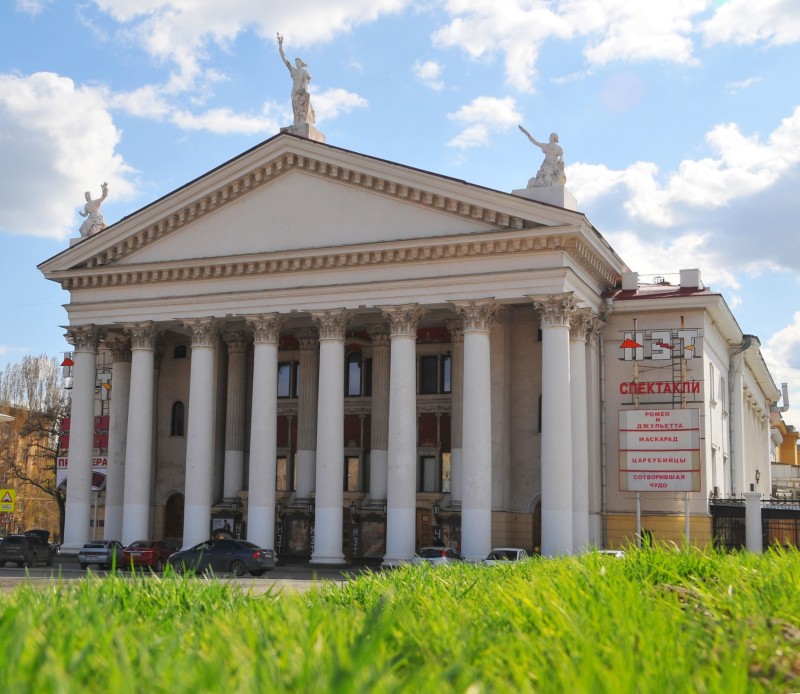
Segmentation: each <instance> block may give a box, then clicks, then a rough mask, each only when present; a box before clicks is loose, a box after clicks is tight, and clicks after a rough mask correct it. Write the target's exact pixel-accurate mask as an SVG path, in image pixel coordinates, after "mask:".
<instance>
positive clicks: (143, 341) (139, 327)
mask: <svg viewBox="0 0 800 694" xmlns="http://www.w3.org/2000/svg"><path fill="white" fill-rule="evenodd" d="M123 327H124V328H125V333H126V334H127V335H128V337H130V340H131V349H155V348H156V338H157V337H158V334H159V332H160V331H159V329H158V328H157V327H156V325H155V323H153V321H151V320H146V321H141V322H139V323H126V324H125V325H124V326H123Z"/></svg>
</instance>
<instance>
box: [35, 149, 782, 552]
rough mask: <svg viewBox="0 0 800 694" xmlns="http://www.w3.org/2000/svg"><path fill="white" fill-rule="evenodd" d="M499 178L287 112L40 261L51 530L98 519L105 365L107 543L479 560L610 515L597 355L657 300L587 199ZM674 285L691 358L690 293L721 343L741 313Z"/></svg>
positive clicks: (72, 531) (619, 534)
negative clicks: (372, 149) (574, 201)
mask: <svg viewBox="0 0 800 694" xmlns="http://www.w3.org/2000/svg"><path fill="white" fill-rule="evenodd" d="M516 193H517V194H510V193H503V192H499V191H495V190H490V189H487V188H483V187H479V186H475V185H470V184H468V183H466V182H464V181H460V180H456V179H452V178H448V177H444V176H440V175H436V174H433V173H429V172H425V171H420V170H417V169H412V168H408V167H404V166H402V165H399V164H396V163H392V162H388V161H383V160H379V159H375V158H372V157H369V156H365V155H362V154H358V153H355V152H351V151H346V150H343V149H340V148H337V147H333V146H330V145H327V144H324V143H321V142H315V141H312V140H309V139H305V138H303V137H298V136H296V135H292V134H288V133H282V134H280V135H277V136H275V137H273V138H271V139H269V140H267V141H266V142H264V143H262V144H260V145H258V146H257V147H255V148H253V149H252V150H250V151H248V152H245V153H244V154H242V155H240V156H239V157H237V158H235V159H233V160H231V161H229V162H227V163H225V164H223V165H222V166H220V167H218V168H216V169H214V170H213V171H211V172H209V173H208V174H206V175H204V176H202V177H200V178H198V179H196V180H195V181H192V182H190V183H188V184H187V185H185V186H183V187H182V188H180V189H178V190H176V191H174V192H173V193H171V194H169V195H167V196H165V197H164V198H162V199H160V200H157V201H155V202H153V203H152V204H150V205H148V206H147V207H145V208H143V209H141V210H139V211H137V212H135V213H134V214H131V215H130V216H128V217H125V218H124V219H122V220H121V221H119V222H117V223H115V224H112V225H110V226H108V227H107V228H105V229H103V230H102V231H101V232H100V233H97V234H95V235H92V236H88V237H86V238H82V239H79V240H77V241H76V242H74V243H73V244H72V245H71V246H70V248H68V249H67V250H65V251H64V252H62V253H60V254H59V255H57V256H55V257H54V258H51V259H50V260H47V261H46V262H44V263H42V265H41V266H40V268H41V270H42V272H43V273H44V275H45V276H46V277H47V278H48V279H51V280H54V281H57V282H59V283H60V284H61V286H62V287H64V288H65V289H66V290H67V291H69V294H70V301H69V304H68V305H67V306H66V309H67V312H68V315H69V328H68V333H67V334H68V339H69V341H70V342H71V344H72V345H73V350H74V355H73V357H72V359H73V361H74V366H73V367H72V369H73V372H72V378H73V389H72V417H71V432H70V445H69V452H68V460H69V466H68V479H69V484H68V491H67V517H66V530H65V537H64V538H63V539H64V547H65V550H66V551H72V550H76V549H77V548H78V547H79V546H80V545H81V544H82V543H83V542H84V541H86V540H87V539H88V536H89V528H90V525H91V514H92V503H93V501H94V499H93V496H92V494H93V493H92V485H91V478H92V460H93V458H95V457H96V456H97V454H98V451H97V450H96V449H95V448H94V441H93V435H92V431H93V427H92V422H93V418H94V417H95V415H96V414H97V411H96V389H97V387H98V374H97V364H98V359H100V360H101V361H103V363H107V364H109V371H110V374H111V376H110V381H109V383H110V386H111V390H110V392H111V396H110V411H109V413H108V414H109V421H110V424H109V439H108V449H107V451H105V453H106V454H107V482H106V488H105V491H104V499H103V504H102V505H103V507H104V510H103V517H104V529H103V532H104V535H105V537H107V538H113V539H120V540H122V542H123V543H128V542H131V541H133V540H137V539H144V538H147V537H154V536H156V537H167V538H170V539H173V540H175V541H176V542H179V543H180V544H182V545H183V546H190V545H193V544H195V543H197V542H200V541H202V540H203V539H205V538H207V537H208V535H209V533H210V532H211V531H212V529H214V528H216V527H223V524H230V526H231V528H232V529H233V530H234V532H236V533H237V534H239V535H241V536H242V537H245V538H247V539H249V540H251V541H253V542H255V543H256V544H259V545H261V546H266V547H275V548H277V549H278V551H279V553H281V554H284V555H297V556H307V557H309V558H310V561H312V562H314V563H320V564H322V563H326V564H328V563H332V564H337V563H343V562H345V561H348V560H350V559H352V558H354V557H374V558H380V559H382V561H383V562H384V563H385V564H387V565H393V564H397V563H400V562H403V561H406V560H408V559H410V558H411V557H412V556H413V554H414V552H415V550H416V548H417V547H419V546H421V545H426V544H433V543H439V542H441V543H444V544H450V545H454V546H457V547H458V548H459V549H460V550H461V552H462V554H463V555H464V556H465V557H466V558H468V559H481V558H483V557H484V556H485V555H486V554H487V553H488V552H489V550H490V549H491V547H492V546H494V545H497V544H514V545H521V546H524V547H527V548H528V549H532V550H538V551H541V552H542V553H544V554H548V555H552V554H562V553H571V552H576V551H580V550H581V549H582V548H585V547H588V546H590V545H598V546H603V545H606V544H615V543H619V542H621V541H623V540H624V538H625V537H626V536H630V534H631V528H632V520H631V519H632V503H633V502H632V501H631V497H630V495H626V494H625V493H622V492H620V491H619V489H617V486H618V485H617V484H616V482H615V481H614V480H616V479H617V478H618V477H619V475H617V472H618V471H619V470H620V468H618V458H619V456H620V452H619V450H618V448H617V444H616V441H617V439H618V438H619V431H618V426H619V425H618V419H617V414H616V413H617V410H618V409H625V408H627V407H634V406H635V407H636V408H639V407H640V406H641V403H638V402H637V403H632V402H628V401H627V400H625V399H624V398H623V399H622V400H621V401H620V402H616V401H615V400H614V398H612V399H611V401H609V398H608V396H607V393H606V390H607V389H608V373H609V371H612V372H613V369H610V368H607V365H611V364H616V363H617V362H620V361H622V362H624V361H625V360H624V358H623V357H620V355H619V354H618V349H619V345H620V344H621V343H622V342H623V341H624V339H625V338H624V337H621V335H622V334H623V333H624V332H625V331H626V330H630V329H634V328H635V325H634V323H635V321H636V320H638V315H639V313H640V312H641V311H642V309H643V308H644V307H645V306H648V307H649V308H648V309H647V311H648V312H649V313H650V315H652V311H651V310H650V308H653V309H655V310H656V311H661V312H664V311H666V312H669V310H671V309H670V307H671V306H672V305H671V304H669V301H668V299H667V300H665V299H664V297H663V296H662V297H661V303H660V304H659V305H658V306H657V307H656V306H654V305H652V302H651V304H647V303H646V302H645V301H642V300H640V301H638V302H637V301H635V300H634V295H635V294H637V293H636V292H634V295H631V294H627V295H626V294H624V292H623V293H622V294H620V291H621V287H622V280H623V278H624V277H627V278H628V280H629V281H630V277H631V273H630V271H629V268H628V267H627V266H626V265H625V263H624V262H623V261H622V260H621V259H620V258H619V257H618V256H617V254H616V253H615V252H614V250H613V249H612V248H611V247H610V245H609V244H608V243H607V242H606V241H605V239H604V238H603V237H602V236H601V235H600V234H599V233H598V231H597V230H596V229H595V228H594V227H593V226H592V225H591V223H590V222H589V221H588V220H587V219H586V217H585V216H584V215H583V214H581V213H579V212H577V211H575V210H572V209H569V207H570V206H569V205H568V206H567V207H563V206H560V205H558V204H547V203H543V202H539V201H537V200H533V199H530V197H529V196H528V195H527V193H526V192H525V191H516ZM697 284H698V285H699V281H698V282H697ZM677 289H678V290H681V291H678V292H677V294H676V296H677V295H680V297H681V301H684V302H685V301H689V302H690V305H691V306H693V307H695V309H697V311H699V313H697V311H695V314H696V315H698V316H703V317H704V318H703V319H702V322H703V324H704V326H705V331H706V332H705V333H704V334H703V335H700V337H698V339H697V345H698V348H697V351H696V352H695V354H696V355H697V356H698V361H697V362H695V363H696V365H697V368H698V369H699V371H698V372H697V373H698V374H700V373H703V374H705V372H706V371H707V364H708V363H710V362H709V359H710V356H709V359H707V358H706V356H705V355H706V354H709V355H710V354H711V353H710V351H709V350H708V349H704V348H703V347H701V346H700V345H702V346H704V345H706V344H708V338H710V337H712V335H715V334H716V332H718V329H717V328H716V327H715V326H716V325H717V323H716V322H714V321H710V320H709V321H706V318H705V316H708V315H711V314H710V313H709V310H711V309H709V306H711V304H713V306H714V307H717V308H714V309H713V310H718V311H720V312H721V315H722V314H724V316H725V317H726V320H727V323H725V326H724V330H726V331H727V333H726V334H725V335H723V336H722V337H721V338H719V340H720V341H721V343H722V344H724V345H725V347H724V349H726V350H727V349H728V347H729V346H730V345H732V344H733V343H735V342H736V340H737V339H738V340H739V342H740V343H741V341H742V336H741V331H739V332H738V333H737V330H738V327H737V326H736V325H735V321H734V320H733V319H732V316H730V312H729V311H727V307H725V306H724V302H721V298H720V297H718V295H713V297H716V298H713V299H709V296H710V295H709V292H708V291H706V290H702V289H701V287H698V286H695V290H696V291H695V292H694V294H693V296H697V297H703V298H702V300H701V301H700V302H695V303H694V304H692V303H691V302H692V298H691V297H690V298H688V299H687V294H686V292H683V291H682V289H681V287H680V286H679V287H677ZM639 298H640V299H644V298H646V293H643V294H642V295H641V296H640V297H639ZM665 301H666V303H665ZM615 302H616V304H615ZM720 302H721V303H720ZM615 306H618V308H619V310H612V309H613V308H614V307H615ZM719 306H722V308H719ZM675 307H676V308H675V310H676V311H677V313H675V318H674V321H677V320H678V317H677V316H678V315H679V314H680V313H681V312H684V313H685V312H686V311H688V310H689V308H688V307H687V306H683V305H680V306H678V305H677V304H676V305H675ZM692 310H694V309H692ZM632 321H633V322H632ZM674 321H673V319H672V318H670V319H669V320H667V323H672V322H674ZM632 326H633V327H632ZM667 327H668V328H670V329H671V328H672V327H675V328H677V327H678V326H677V324H675V325H670V326H667ZM634 331H635V330H634ZM701 338H702V339H701ZM681 339H682V338H681ZM714 339H717V338H714ZM682 344H683V343H682ZM734 351H735V350H734V349H733V348H731V349H730V350H729V352H730V354H733V352H734ZM686 354H689V352H686V350H684V351H683V352H682V353H681V358H683V357H685V355H686ZM726 354H727V353H726ZM642 357H643V358H644V359H648V358H651V357H652V352H651V351H650V350H649V349H647V350H645V352H642ZM676 358H677V357H676ZM734 359H735V358H734V357H732V356H730V357H729V356H726V357H725V359H722V361H723V362H724V364H720V365H719V366H718V368H722V369H726V368H728V364H729V362H731V360H734ZM672 361H673V362H674V361H675V359H672ZM739 361H741V360H739ZM737 363H738V362H737ZM673 370H674V369H673ZM759 374H760V378H761V380H760V381H759V380H758V379H756V380H755V381H753V382H752V383H749V385H750V388H751V391H752V394H753V395H752V397H753V399H754V400H755V401H757V405H756V407H757V408H761V410H762V411H765V412H766V413H767V418H768V414H769V410H770V406H771V404H774V402H775V400H776V399H777V398H776V397H775V393H774V391H775V389H774V385H770V384H771V380H770V379H769V377H768V373H767V374H766V375H764V374H763V373H760V372H759ZM615 378H617V377H616V376H615ZM628 378H629V377H628V375H627V373H620V375H619V377H618V378H617V380H620V379H622V380H623V381H624V380H625V379H628ZM699 378H700V380H703V379H704V378H707V374H705V376H699ZM629 380H635V378H632V379H629ZM682 380H686V376H685V374H683V376H682ZM616 387H617V386H616V385H614V388H616ZM742 387H744V385H742ZM692 402H693V404H692V403H687V402H686V401H685V400H683V401H678V402H677V404H676V401H673V403H672V406H679V407H687V406H688V407H696V408H700V409H703V412H704V413H706V414H707V412H706V408H707V407H709V405H708V404H707V403H706V401H705V390H703V392H702V393H701V398H700V399H699V400H697V399H695V400H694V401H692ZM645 404H646V403H645ZM612 406H613V412H612V411H608V408H609V407H612ZM653 406H654V407H662V406H663V404H662V403H660V402H654V404H653ZM706 414H704V415H703V421H704V422H705V421H708V419H709V418H708V416H706ZM752 435H753V436H755V437H756V438H755V439H753V440H756V441H758V440H759V439H758V438H757V437H758V436H760V433H758V432H755V431H754V432H753V434H752ZM609 438H610V439H611V440H612V441H611V443H609ZM702 438H703V440H704V441H705V440H706V438H707V437H705V436H703V437H702ZM765 444H766V445H767V449H766V452H767V454H768V434H767V437H766V439H765ZM742 445H744V444H742ZM755 446H756V448H757V450H760V449H758V446H759V444H758V443H756V444H755ZM723 447H724V446H723ZM759 455H760V453H759ZM709 458H711V453H708V452H700V453H698V458H697V459H698V460H699V461H700V462H699V465H700V466H706V465H707V464H710V460H707V459H709ZM726 460H727V459H726ZM718 462H719V463H720V465H719V475H722V476H723V477H724V480H727V479H728V477H729V476H730V474H734V473H729V470H733V468H732V467H731V466H730V465H729V467H728V469H726V468H724V465H721V462H722V453H720V454H719V460H718ZM715 464H717V463H715ZM742 465H744V463H742ZM765 468H766V469H767V470H768V468H769V465H766V466H765ZM715 469H716V468H715ZM620 474H622V473H620ZM710 474H711V473H710V469H709V470H706V469H705V468H703V470H702V471H700V472H699V473H698V476H697V479H696V480H695V479H694V478H693V484H695V487H697V488H694V487H693V488H692V490H691V491H692V492H693V493H694V497H693V498H694V501H693V504H694V506H693V508H692V514H694V515H697V516H698V517H702V516H703V514H704V513H705V515H706V516H707V509H705V508H704V506H703V503H702V502H703V500H704V499H707V496H708V491H709V489H711V487H710V486H709V484H710V481H711V478H710ZM714 474H715V475H717V473H716V472H715V473H714ZM742 474H744V473H743V472H742ZM707 478H708V479H707ZM714 479H715V480H716V481H717V482H718V483H719V484H715V485H714V486H718V487H719V486H722V487H725V486H726V485H728V487H730V485H729V484H728V482H727V481H723V479H717V477H716V476H715V477H714ZM765 481H766V480H765ZM739 484H740V485H741V484H744V482H743V481H741V482H740V483H739ZM698 485H699V486H698ZM623 486H624V485H623ZM612 488H613V489H612ZM609 490H611V491H609ZM731 490H732V493H738V491H741V490H738V491H737V490H736V489H734V488H733V487H731ZM674 496H675V495H674V494H673V495H671V497H670V498H672V497H674ZM656 505H657V506H658V508H659V511H658V512H659V513H662V512H663V513H665V514H667V515H669V513H670V512H671V511H670V509H672V510H675V513H676V514H677V513H678V512H680V513H683V510H684V507H683V505H678V506H676V504H675V503H672V504H670V503H669V502H663V503H662V502H661V501H659V502H658V504H656ZM673 507H675V508H673ZM676 509H677V510H676ZM609 519H618V522H617V521H616V520H615V521H613V522H609ZM619 519H621V520H619ZM614 523H617V525H615V524H614Z"/></svg>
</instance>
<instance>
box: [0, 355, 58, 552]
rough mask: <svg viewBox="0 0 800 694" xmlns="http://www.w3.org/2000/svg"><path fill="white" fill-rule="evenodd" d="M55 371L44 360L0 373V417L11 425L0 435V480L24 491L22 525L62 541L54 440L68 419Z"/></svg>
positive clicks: (24, 362) (10, 366) (16, 365)
mask: <svg viewBox="0 0 800 694" xmlns="http://www.w3.org/2000/svg"><path fill="white" fill-rule="evenodd" d="M69 406H70V403H69V391H68V390H64V381H63V378H62V375H61V369H60V367H59V365H58V362H57V361H56V360H55V359H52V358H50V357H48V356H47V355H44V354H42V355H40V356H38V357H31V356H26V357H24V358H23V359H22V361H20V362H17V363H14V364H8V365H7V366H6V368H5V370H4V371H3V372H2V373H0V411H2V412H4V413H5V414H10V415H12V416H13V417H14V421H13V422H11V423H10V425H6V426H5V427H2V429H3V431H0V479H2V480H3V481H5V482H6V483H9V482H11V481H12V480H16V482H17V483H18V490H17V494H18V497H19V496H20V492H21V491H22V490H25V491H26V492H27V494H26V496H25V497H24V498H25V520H26V521H27V522H28V524H29V525H36V526H38V527H43V526H44V527H48V526H50V527H52V525H53V524H54V521H55V520H56V518H57V521H58V537H59V538H63V537H64V518H65V512H66V495H65V492H64V490H63V489H59V488H58V486H57V480H56V463H57V459H58V436H59V432H60V429H61V421H62V419H63V418H64V417H65V416H67V414H68V413H69Z"/></svg>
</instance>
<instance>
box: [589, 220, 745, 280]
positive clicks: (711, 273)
mask: <svg viewBox="0 0 800 694" xmlns="http://www.w3.org/2000/svg"><path fill="white" fill-rule="evenodd" d="M603 236H604V237H605V238H606V239H607V240H608V242H609V243H610V244H611V246H612V247H613V248H614V250H615V251H616V252H617V253H618V254H619V255H620V257H622V258H624V259H625V263H626V264H627V265H628V267H629V268H631V270H633V271H634V272H638V273H639V274H641V275H663V274H664V273H665V272H672V271H673V270H674V268H693V267H697V268H702V269H703V272H702V277H703V284H705V285H707V286H710V285H713V286H714V287H715V288H718V287H724V288H730V289H739V288H740V284H739V281H738V280H737V279H736V276H735V275H734V274H733V273H732V272H731V271H730V270H729V269H728V268H727V266H726V265H725V264H724V263H723V262H721V258H720V253H719V249H718V247H717V246H716V245H715V244H714V243H712V242H711V240H710V237H709V235H706V234H698V233H691V232H686V233H684V234H681V235H680V236H675V235H674V234H671V235H664V237H663V238H657V237H655V238H654V237H653V236H652V235H651V236H649V237H648V238H644V237H643V236H642V235H641V234H639V233H635V232H633V231H620V232H612V233H604V234H603Z"/></svg>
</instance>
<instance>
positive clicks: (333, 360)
mask: <svg viewBox="0 0 800 694" xmlns="http://www.w3.org/2000/svg"><path fill="white" fill-rule="evenodd" d="M311 317H312V318H313V319H314V320H315V321H316V323H317V324H318V325H319V405H318V408H317V466H316V467H317V485H316V502H315V506H314V511H315V518H314V553H313V555H312V556H311V563H312V564H343V563H344V554H343V552H342V513H343V508H344V503H343V502H344V486H343V485H344V477H343V476H344V337H345V327H346V325H347V321H348V319H349V317H350V316H349V313H348V312H347V311H344V310H342V309H337V310H329V311H320V312H312V314H311Z"/></svg>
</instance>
